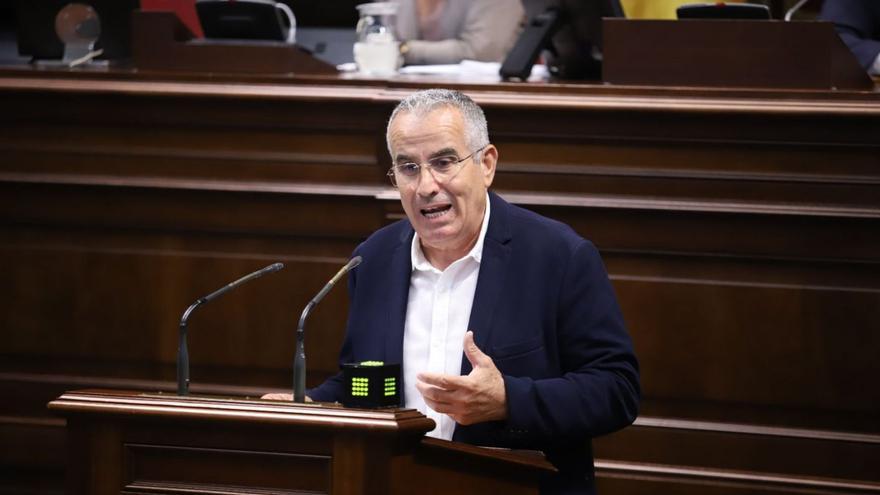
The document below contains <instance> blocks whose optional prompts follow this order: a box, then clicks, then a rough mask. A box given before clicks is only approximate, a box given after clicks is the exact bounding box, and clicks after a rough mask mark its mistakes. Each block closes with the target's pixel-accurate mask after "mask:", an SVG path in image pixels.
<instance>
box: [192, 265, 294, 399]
mask: <svg viewBox="0 0 880 495" xmlns="http://www.w3.org/2000/svg"><path fill="white" fill-rule="evenodd" d="M282 268H284V263H273V264H271V265H269V266H267V267H265V268H263V269H260V270H257V271H255V272H254V273H251V274H249V275H245V276H244V277H241V278H240V279H238V280H236V281H235V282H232V283H229V284H226V285H224V286H223V287H221V288H219V289H217V290H215V291H214V292H212V293H210V294H208V295H207V296H205V297H200V298H198V299H197V300H196V302H194V303H192V304H190V306H189V307H188V308H186V311H184V312H183V316H182V317H181V318H180V340H179V341H178V345H177V395H189V351H188V350H187V347H186V325H187V322H188V321H189V317H190V315H192V312H193V311H194V310H195V309H196V308H198V307H199V306H201V305H202V304H205V303H206V302H209V301H212V300H214V299H217V298H218V297H220V296H222V295H223V294H226V293H227V292H229V291H231V290H232V289H234V288H236V287H238V286H239V285H242V284H244V283H247V282H250V281H251V280H253V279H255V278H260V277H262V276H263V275H265V274H267V273H272V272H277V271H278V270H280V269H282Z"/></svg>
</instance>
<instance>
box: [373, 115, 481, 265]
mask: <svg viewBox="0 0 880 495" xmlns="http://www.w3.org/2000/svg"><path fill="white" fill-rule="evenodd" d="M388 142H389V145H390V148H391V159H392V161H393V162H394V163H404V162H414V163H418V164H421V165H423V168H422V170H421V171H420V175H419V177H417V178H415V180H413V181H412V182H411V183H398V189H399V190H400V200H401V202H402V204H403V209H404V211H406V216H407V217H408V218H409V221H410V223H412V226H413V228H414V229H415V230H416V232H418V234H419V238H420V240H421V244H422V250H423V251H424V253H425V255H426V256H427V257H428V259H429V260H430V261H432V262H433V259H432V257H436V256H437V255H443V256H445V257H450V256H451V259H452V260H455V259H458V258H460V257H462V256H464V255H465V254H467V252H468V251H469V250H470V249H471V247H472V246H473V245H474V243H475V242H476V240H477V237H479V233H480V226H481V225H482V220H483V214H484V212H485V210H486V190H487V189H488V188H489V186H490V185H491V184H492V179H493V178H494V177H495V164H496V162H497V160H498V151H497V150H496V149H495V147H494V146H492V145H489V146H487V147H486V148H485V149H484V150H483V152H482V153H480V155H482V156H481V159H480V161H479V162H476V161H474V159H473V157H472V158H469V159H467V160H465V161H463V162H462V163H461V164H460V165H461V169H460V170H459V171H458V173H457V175H455V177H453V178H452V179H449V180H448V181H444V182H438V181H437V180H436V179H435V177H434V175H432V174H431V173H430V172H429V171H428V170H427V169H426V168H427V167H424V164H425V163H426V162H427V161H428V160H430V159H432V158H436V157H440V156H448V155H455V156H457V157H458V158H464V157H466V156H468V155H470V154H471V153H472V152H474V151H475V150H472V149H470V148H468V146H467V140H466V138H465V129H464V119H463V118H462V116H461V112H459V111H458V109H456V108H453V107H441V108H438V109H435V110H433V111H431V112H429V113H428V114H426V115H424V116H419V115H415V114H413V113H411V112H402V113H399V114H398V115H397V116H396V117H395V118H394V121H393V122H392V123H391V127H390V129H389V133H388ZM480 144H486V143H480Z"/></svg>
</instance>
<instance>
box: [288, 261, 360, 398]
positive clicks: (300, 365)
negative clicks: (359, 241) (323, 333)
mask: <svg viewBox="0 0 880 495" xmlns="http://www.w3.org/2000/svg"><path fill="white" fill-rule="evenodd" d="M361 261H363V258H361V257H360V256H355V257H354V258H352V259H350V260H349V261H348V263H346V264H345V266H343V267H342V268H340V269H339V271H338V272H336V275H333V278H331V279H330V281H329V282H327V285H325V286H324V288H323V289H321V292H318V295H316V296H315V297H313V298H312V300H311V301H309V303H308V304H306V307H305V309H303V312H302V315H300V317H299V325H297V327H296V352H295V353H294V355H293V401H294V402H305V400H306V350H305V326H306V318H308V316H309V313H311V312H312V308H314V307H315V305H316V304H318V303H319V302H321V299H324V296H326V295H327V293H328V292H330V289H332V288H333V286H334V285H336V282H338V281H339V279H341V278H342V277H343V276H344V275H345V274H346V273H348V272H350V271H351V270H352V269H353V268H354V267H356V266H358V265H360V264H361Z"/></svg>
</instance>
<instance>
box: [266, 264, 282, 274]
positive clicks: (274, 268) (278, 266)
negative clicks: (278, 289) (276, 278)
mask: <svg viewBox="0 0 880 495" xmlns="http://www.w3.org/2000/svg"><path fill="white" fill-rule="evenodd" d="M282 268H284V263H272V264H271V265H269V266H267V267H266V270H268V271H269V272H270V273H272V272H277V271H278V270H280V269H282Z"/></svg>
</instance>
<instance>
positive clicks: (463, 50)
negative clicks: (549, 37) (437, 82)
mask: <svg viewBox="0 0 880 495" xmlns="http://www.w3.org/2000/svg"><path fill="white" fill-rule="evenodd" d="M397 3H398V5H399V7H398V11H397V33H398V35H399V36H400V40H401V41H402V42H403V43H402V44H401V52H402V53H403V56H404V61H405V63H406V64H408V65H421V64H457V63H459V62H461V61H462V60H479V61H482V62H501V61H502V60H504V57H505V56H506V55H507V52H508V51H510V49H511V48H512V47H513V44H514V42H515V41H516V38H517V35H518V34H519V26H520V23H521V22H522V21H523V13H524V10H523V6H522V3H521V2H520V0H397Z"/></svg>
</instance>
